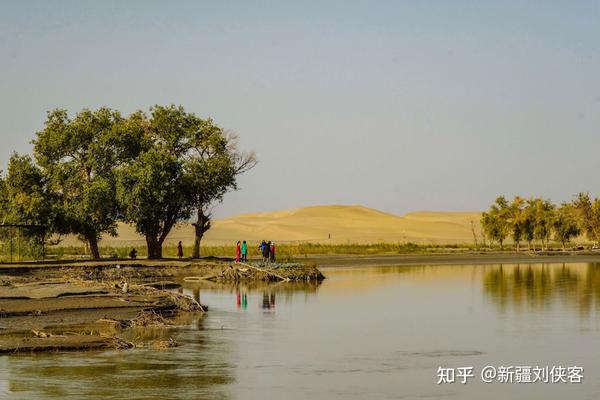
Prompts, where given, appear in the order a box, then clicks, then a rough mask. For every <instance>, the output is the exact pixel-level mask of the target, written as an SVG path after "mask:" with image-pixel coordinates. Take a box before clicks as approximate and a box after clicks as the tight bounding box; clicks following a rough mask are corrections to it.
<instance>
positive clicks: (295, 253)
mask: <svg viewBox="0 0 600 400" xmlns="http://www.w3.org/2000/svg"><path fill="white" fill-rule="evenodd" d="M248 249H249V256H250V257H260V252H259V251H258V243H256V244H254V243H252V244H250V245H249V246H248ZM130 250H131V247H101V248H100V253H101V255H102V257H110V258H127V257H128V254H129V251H130ZM136 250H137V252H138V256H139V257H145V256H146V255H147V251H146V247H145V246H140V247H136ZM471 250H474V247H473V246H472V245H458V244H451V245H421V244H416V243H410V242H409V243H373V244H353V243H348V244H319V243H295V244H278V245H277V257H278V258H279V259H291V258H298V257H307V256H316V255H377V254H419V253H435V252H460V251H471ZM47 253H48V254H49V255H50V256H51V257H52V258H78V257H85V256H87V255H88V254H87V253H86V250H85V247H84V246H70V247H63V246H58V247H51V248H49V249H48V251H47ZM183 253H184V256H186V257H188V256H190V255H191V254H192V247H191V246H184V250H183ZM201 255H202V256H203V257H207V256H214V257H235V246H234V245H231V246H202V247H201ZM176 256H177V246H175V245H166V246H164V247H163V257H165V258H174V257H176Z"/></svg>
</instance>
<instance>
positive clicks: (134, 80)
mask: <svg viewBox="0 0 600 400" xmlns="http://www.w3.org/2000/svg"><path fill="white" fill-rule="evenodd" d="M0 8H1V9H0V55H1V59H0V65H1V74H0V135H1V136H0V137H1V142H2V151H1V152H0V165H2V168H4V167H5V165H6V161H7V159H8V157H9V155H10V153H11V152H12V151H13V150H17V151H19V152H30V151H31V146H30V144H29V142H30V140H31V139H32V138H33V135H34V132H35V131H36V130H38V129H40V128H41V126H42V124H43V121H44V118H45V113H46V111H47V110H49V109H52V108H56V107H63V108H67V109H68V110H70V111H71V112H75V111H77V110H80V109H81V108H84V107H91V108H96V107H99V106H104V105H106V106H110V107H113V108H116V109H119V110H121V111H123V112H125V113H128V112H131V111H133V110H136V109H139V108H143V109H147V108H148V107H149V106H151V105H153V104H169V103H176V104H182V105H184V106H185V107H186V109H187V110H189V111H193V112H196V113H197V114H199V115H201V116H211V117H213V118H214V119H215V121H216V122H217V123H219V124H220V125H222V126H223V127H225V128H228V129H231V130H233V131H235V132H237V133H238V134H239V135H240V137H241V144H242V147H243V148H246V149H254V150H256V151H257V154H258V157H259V160H260V164H259V165H258V166H257V167H256V168H255V169H254V170H253V171H251V172H250V173H248V174H247V175H246V176H244V177H243V178H241V179H240V184H241V190H240V191H238V192H236V193H232V194H229V195H228V196H227V197H226V199H225V203H224V204H223V205H221V206H220V207H219V208H218V211H217V214H218V215H219V216H223V215H230V214H237V213H242V212H251V211H260V210H272V209H284V208H292V207H301V206H306V205H314V204H332V203H337V204H363V205H365V206H369V207H374V208H378V209H382V210H385V211H388V212H393V213H399V214H400V213H404V212H408V211H413V210H472V209H483V208H485V207H486V206H487V205H488V204H489V203H490V201H492V200H493V199H494V197H495V196H496V195H497V194H499V193H504V194H507V195H514V194H521V195H525V196H529V195H541V196H545V197H550V198H552V199H553V200H555V201H562V200H568V199H570V198H571V196H572V195H573V194H574V193H576V192H578V191H590V192H591V193H592V194H594V195H600V187H599V183H598V177H597V176H598V173H599V171H600V168H599V167H600V157H599V152H600V129H599V128H600V40H598V39H599V38H600V2H578V1H564V2H548V1H539V2H538V1H528V2H523V1H514V2H509V1H502V2H484V1H428V2H426V1H415V2H408V1H405V2H401V1H394V2H383V1H379V2H373V1H360V2H350V1H315V2H306V1H301V2H299V1H294V2H291V1H290V2H281V1H272V2H256V1H240V2H229V1H227V2H225V1H224V2H215V1H206V2H200V1H198V2H175V1H173V2H166V1H164V2H147V1H143V2H142V1H140V2H134V1H127V2H125V1H119V2H109V1H69V2H67V1H39V2H34V1H0Z"/></svg>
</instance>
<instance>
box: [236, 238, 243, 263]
mask: <svg viewBox="0 0 600 400" xmlns="http://www.w3.org/2000/svg"><path fill="white" fill-rule="evenodd" d="M241 257H242V247H241V244H240V241H239V240H238V242H237V244H236V245H235V262H236V263H239V262H240V260H241Z"/></svg>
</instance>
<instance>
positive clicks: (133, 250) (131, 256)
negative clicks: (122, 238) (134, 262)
mask: <svg viewBox="0 0 600 400" xmlns="http://www.w3.org/2000/svg"><path fill="white" fill-rule="evenodd" d="M129 258H137V250H136V249H135V247H134V248H133V249H131V251H130V252H129Z"/></svg>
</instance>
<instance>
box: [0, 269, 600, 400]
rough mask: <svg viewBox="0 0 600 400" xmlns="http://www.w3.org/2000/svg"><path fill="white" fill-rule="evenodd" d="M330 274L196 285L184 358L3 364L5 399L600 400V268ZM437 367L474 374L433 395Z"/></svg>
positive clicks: (0, 360)
mask: <svg viewBox="0 0 600 400" xmlns="http://www.w3.org/2000/svg"><path fill="white" fill-rule="evenodd" d="M324 273H325V275H326V276H327V277H328V279H327V280H326V281H324V282H323V283H322V284H321V285H315V284H312V285H308V284H307V285H297V284H286V283H282V284H278V285H269V286H264V285H262V286H261V285H258V286H256V287H254V288H251V287H240V288H235V287H233V286H221V285H216V284H203V285H201V286H198V284H193V285H187V286H186V287H185V289H184V291H185V292H186V293H188V294H190V295H194V296H198V295H199V296H200V299H201V301H202V303H203V304H207V305H209V306H210V311H209V313H208V314H207V315H206V316H205V317H204V318H203V319H201V320H198V319H195V318H192V319H187V320H186V319H185V318H183V319H182V320H181V321H179V323H180V324H181V327H179V328H177V329H176V335H177V340H178V342H179V343H180V344H181V346H180V347H177V348H175V349H169V350H166V351H154V350H146V349H144V350H133V351H106V352H92V353H62V354H60V353H59V354H39V355H31V356H29V355H27V356H4V357H0V397H1V398H9V399H50V398H61V399H96V398H103V399H109V398H129V399H192V398H193V399H271V398H273V399H275V398H285V399H307V398H310V399H367V398H368V399H423V398H460V399H463V398H467V399H481V398H487V399H506V398H524V399H563V398H578V399H585V398H589V399H596V398H598V394H599V393H600V379H599V377H600V351H598V343H599V340H598V339H599V338H600V323H599V321H598V311H599V306H600V265H588V264H568V265H562V264H560V265H559V264H555V265H520V266H519V265H503V266H499V265H490V266H472V265H470V266H419V267H381V268H373V267H370V268H357V267H352V268H336V269H325V270H324ZM238 291H239V293H240V297H239V301H238ZM244 293H246V294H247V296H246V298H247V301H246V302H245V301H244V296H243V294H244ZM485 365H494V366H500V365H504V366H510V365H525V366H528V365H531V366H535V365H540V366H545V365H549V366H553V365H563V366H573V365H577V366H582V367H584V368H585V371H584V373H583V375H584V380H583V383H581V384H564V383H560V384H543V383H536V384H516V383H515V384H508V383H490V384H485V383H483V382H482V381H481V379H480V377H479V370H480V369H481V367H483V366H485ZM439 366H444V367H464V366H473V367H474V372H475V375H476V376H475V377H474V378H471V379H470V380H469V382H468V383H467V384H466V385H463V384H460V383H454V384H441V385H437V384H436V382H437V380H438V378H437V369H438V367H439Z"/></svg>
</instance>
